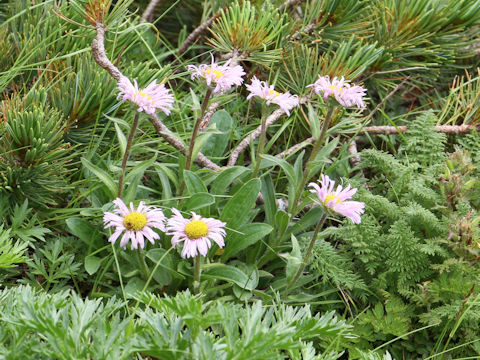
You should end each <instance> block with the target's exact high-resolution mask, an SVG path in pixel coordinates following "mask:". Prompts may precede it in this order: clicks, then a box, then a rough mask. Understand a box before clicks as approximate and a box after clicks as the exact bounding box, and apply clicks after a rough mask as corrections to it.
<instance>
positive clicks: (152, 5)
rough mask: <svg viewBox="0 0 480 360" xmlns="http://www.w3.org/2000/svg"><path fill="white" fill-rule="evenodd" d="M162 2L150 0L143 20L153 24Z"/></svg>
mask: <svg viewBox="0 0 480 360" xmlns="http://www.w3.org/2000/svg"><path fill="white" fill-rule="evenodd" d="M161 1H162V0H150V2H149V3H148V5H147V8H146V9H145V11H144V12H143V14H142V19H143V20H145V21H148V22H152V20H153V17H154V16H155V10H156V9H157V7H158V5H160V2H161Z"/></svg>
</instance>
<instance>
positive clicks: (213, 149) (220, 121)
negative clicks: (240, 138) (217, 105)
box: [202, 110, 233, 157]
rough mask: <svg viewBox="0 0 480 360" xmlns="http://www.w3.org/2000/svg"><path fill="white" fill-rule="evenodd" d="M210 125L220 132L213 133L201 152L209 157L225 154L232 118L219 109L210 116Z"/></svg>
mask: <svg viewBox="0 0 480 360" xmlns="http://www.w3.org/2000/svg"><path fill="white" fill-rule="evenodd" d="M210 126H212V127H213V126H215V127H216V128H217V130H219V131H221V132H222V133H221V134H213V135H212V136H211V137H210V141H209V142H208V143H206V144H205V145H204V146H203V148H202V152H203V154H204V155H206V156H209V157H221V156H223V155H224V154H225V149H226V148H227V145H228V141H229V140H230V133H231V129H232V127H233V119H232V117H231V116H230V114H229V113H228V112H227V111H225V110H219V111H217V112H216V113H215V114H214V115H213V116H212V119H211V120H210Z"/></svg>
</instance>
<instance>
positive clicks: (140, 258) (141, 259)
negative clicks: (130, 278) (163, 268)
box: [136, 249, 150, 281]
mask: <svg viewBox="0 0 480 360" xmlns="http://www.w3.org/2000/svg"><path fill="white" fill-rule="evenodd" d="M136 253H137V258H138V262H139V263H140V268H141V270H142V273H143V277H144V278H145V281H147V280H148V279H149V278H150V271H148V266H147V263H146V262H145V254H144V253H143V250H142V249H138V250H137V251H136Z"/></svg>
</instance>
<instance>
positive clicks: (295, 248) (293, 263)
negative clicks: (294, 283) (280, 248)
mask: <svg viewBox="0 0 480 360" xmlns="http://www.w3.org/2000/svg"><path fill="white" fill-rule="evenodd" d="M290 237H291V239H292V252H291V253H290V254H283V257H284V258H285V259H287V283H289V282H290V280H291V279H292V278H293V277H294V276H295V274H296V273H297V271H298V269H300V266H301V265H302V254H301V252H300V246H299V245H298V241H297V238H296V237H295V236H294V235H293V234H292V235H291V236H290Z"/></svg>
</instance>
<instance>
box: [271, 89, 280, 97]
mask: <svg viewBox="0 0 480 360" xmlns="http://www.w3.org/2000/svg"><path fill="white" fill-rule="evenodd" d="M268 95H274V97H277V96H280V93H279V92H277V91H275V90H268Z"/></svg>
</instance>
